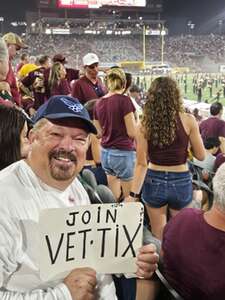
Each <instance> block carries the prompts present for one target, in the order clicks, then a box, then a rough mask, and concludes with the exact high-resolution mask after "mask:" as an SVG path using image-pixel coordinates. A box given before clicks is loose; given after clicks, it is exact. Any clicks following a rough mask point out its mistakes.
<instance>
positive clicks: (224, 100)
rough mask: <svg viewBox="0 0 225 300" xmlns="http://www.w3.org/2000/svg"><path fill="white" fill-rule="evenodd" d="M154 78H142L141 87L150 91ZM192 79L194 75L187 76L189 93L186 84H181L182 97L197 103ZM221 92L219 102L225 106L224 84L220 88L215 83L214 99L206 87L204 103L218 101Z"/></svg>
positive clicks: (219, 85)
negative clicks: (218, 93)
mask: <svg viewBox="0 0 225 300" xmlns="http://www.w3.org/2000/svg"><path fill="white" fill-rule="evenodd" d="M153 79H154V78H153V77H151V76H145V79H144V77H140V83H139V84H140V85H141V86H142V87H143V88H144V89H146V90H147V89H148V88H149V86H150V84H151V81H152V80H153ZM192 79H193V75H192V74H189V75H187V93H186V94H185V89H184V83H179V85H180V88H181V92H182V95H183V96H184V97H185V98H187V99H189V100H194V101H197V94H194V93H193V85H192ZM219 90H222V91H221V96H220V99H219V101H220V102H221V103H222V104H223V105H225V97H223V86H222V84H218V87H216V86H215V83H214V84H213V92H212V97H210V92H209V88H208V87H205V88H204V89H203V93H202V102H204V101H205V100H207V101H208V103H212V102H214V101H216V99H215V98H216V94H217V92H218V91H219Z"/></svg>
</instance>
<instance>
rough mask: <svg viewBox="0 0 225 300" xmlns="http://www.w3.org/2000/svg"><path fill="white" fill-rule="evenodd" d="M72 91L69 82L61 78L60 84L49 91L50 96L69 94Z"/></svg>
mask: <svg viewBox="0 0 225 300" xmlns="http://www.w3.org/2000/svg"><path fill="white" fill-rule="evenodd" d="M70 92H71V90H70V86H69V83H68V81H67V80H66V79H61V80H60V81H59V84H58V85H55V86H54V87H53V88H52V89H51V91H50V92H49V93H50V95H49V96H55V95H69V94H70Z"/></svg>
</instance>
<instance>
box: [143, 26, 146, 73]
mask: <svg viewBox="0 0 225 300" xmlns="http://www.w3.org/2000/svg"><path fill="white" fill-rule="evenodd" d="M145 38H146V28H145V24H143V67H144V70H145V61H146V47H145V45H146V41H145Z"/></svg>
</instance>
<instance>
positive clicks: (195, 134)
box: [188, 115, 206, 160]
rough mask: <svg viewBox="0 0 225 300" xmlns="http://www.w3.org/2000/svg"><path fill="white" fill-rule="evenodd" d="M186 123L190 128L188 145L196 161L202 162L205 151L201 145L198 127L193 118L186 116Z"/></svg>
mask: <svg viewBox="0 0 225 300" xmlns="http://www.w3.org/2000/svg"><path fill="white" fill-rule="evenodd" d="M188 123H189V128H190V136H189V138H190V143H191V149H192V152H193V155H194V157H195V158H197V159H198V160H204V159H205V155H206V151H205V148H204V145H203V141H202V137H201V135H200V131H199V126H198V123H197V122H196V120H195V118H194V116H192V115H188Z"/></svg>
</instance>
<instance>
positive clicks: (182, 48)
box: [26, 34, 225, 70]
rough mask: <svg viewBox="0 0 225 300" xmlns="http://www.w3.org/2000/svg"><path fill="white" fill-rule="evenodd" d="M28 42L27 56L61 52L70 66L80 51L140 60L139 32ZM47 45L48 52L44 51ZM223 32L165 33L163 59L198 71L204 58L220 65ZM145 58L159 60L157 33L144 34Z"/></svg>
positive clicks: (40, 38)
mask: <svg viewBox="0 0 225 300" xmlns="http://www.w3.org/2000/svg"><path fill="white" fill-rule="evenodd" d="M26 41H27V44H29V45H33V47H32V49H30V50H29V54H30V55H39V54H40V53H45V54H48V55H50V56H51V55H53V54H54V53H59V52H60V53H64V54H65V55H66V57H67V58H68V61H69V63H70V64H71V65H74V63H77V64H78V65H80V64H81V63H82V62H81V59H82V56H83V52H84V49H85V52H87V53H88V52H94V53H96V54H97V55H98V56H99V57H100V58H101V63H112V62H114V63H116V62H119V61H127V60H129V61H140V60H142V59H143V41H142V35H132V36H127V35H124V36H118V35H109V36H107V35H90V34H89V35H84V34H83V35H71V36H70V35H69V36H68V35H64V36H54V35H44V34H39V35H37V34H36V35H35V34H30V35H29V36H27V38H26ZM46 45H48V47H47V53H46ZM224 49H225V36H224V35H214V34H210V35H201V36H195V35H183V36H165V41H164V61H167V62H169V63H170V64H171V65H172V66H174V67H175V66H178V67H183V66H184V67H188V66H192V68H193V69H196V68H197V69H199V70H201V67H202V64H203V61H204V59H205V58H206V59H209V60H210V61H211V62H212V63H215V64H219V63H223V61H224V56H225V53H224V51H225V50H224ZM146 61H161V41H160V37H157V36H146Z"/></svg>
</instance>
